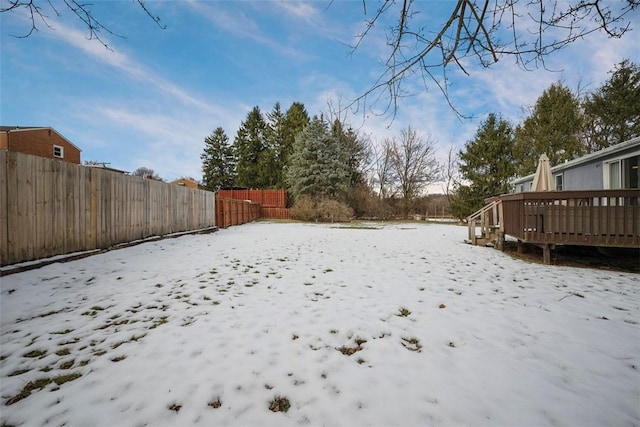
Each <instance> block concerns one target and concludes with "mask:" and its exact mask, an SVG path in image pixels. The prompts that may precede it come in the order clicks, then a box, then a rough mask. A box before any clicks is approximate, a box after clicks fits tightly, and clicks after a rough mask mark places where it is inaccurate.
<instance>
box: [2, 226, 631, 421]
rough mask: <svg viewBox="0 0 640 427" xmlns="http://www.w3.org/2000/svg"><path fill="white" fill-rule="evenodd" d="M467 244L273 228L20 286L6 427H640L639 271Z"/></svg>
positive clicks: (90, 264)
mask: <svg viewBox="0 0 640 427" xmlns="http://www.w3.org/2000/svg"><path fill="white" fill-rule="evenodd" d="M465 235H466V228H464V227H457V226H451V225H427V224H393V225H391V224H386V225H382V224H372V225H371V227H370V228H367V227H362V228H349V226H346V225H345V226H331V225H312V224H271V223H262V222H261V223H254V224H248V225H243V226H240V227H233V228H230V229H227V230H221V231H219V232H217V233H214V234H210V235H199V236H184V237H180V238H176V239H167V240H163V241H159V242H154V243H146V244H142V245H139V246H135V247H131V248H126V249H121V250H117V251H112V252H108V253H104V254H101V255H96V256H93V257H89V258H86V259H83V260H79V261H74V262H70V263H63V264H53V265H50V266H47V267H43V268H41V269H38V270H33V271H29V272H24V273H19V274H14V275H10V276H7V277H4V278H2V279H1V280H2V283H1V294H0V295H1V305H0V308H1V314H0V316H1V334H2V335H1V349H0V357H1V359H2V360H1V362H0V385H1V387H0V388H1V396H2V402H1V403H0V422H2V423H3V425H25V426H26V425H28V426H32V425H33V426H39V425H55V426H58V425H68V426H82V425H104V426H115V425H118V426H127V425H130V426H144V425H148V426H158V425H168V426H188V425H202V426H205V425H206V426H209V425H243V426H249V425H273V426H281V425H299V424H300V425H314V426H315V425H326V426H356V425H357V426H359V425H376V426H378V425H379V426H383V425H384V426H387V425H404V426H414V425H416V426H417V425H444V426H448V425H474V426H478V425H497V426H515V425H518V426H523V425H530V426H541V425H560V426H562V425H566V426H578V425H580V426H596V425H598V426H602V425H609V426H613V425H615V426H632V425H640V283H639V281H638V275H634V274H629V273H617V272H610V271H600V270H591V269H577V268H569V267H554V266H545V265H539V264H530V263H526V262H523V261H520V260H515V259H512V258H510V257H509V256H507V255H505V254H503V253H500V252H498V251H495V250H492V249H487V248H480V247H473V246H469V245H465V244H463V243H462V241H463V239H464V237H465ZM278 397H283V398H286V399H287V401H288V404H289V406H290V407H289V409H288V411H287V412H284V411H280V412H273V411H270V409H269V408H270V406H271V408H272V409H275V410H277V409H285V408H286V407H287V401H285V400H276V398H278Z"/></svg>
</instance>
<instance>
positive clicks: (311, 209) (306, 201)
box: [291, 196, 316, 221]
mask: <svg viewBox="0 0 640 427" xmlns="http://www.w3.org/2000/svg"><path fill="white" fill-rule="evenodd" d="M291 216H292V217H293V218H294V219H297V220H300V221H313V220H315V219H316V218H315V204H314V203H313V200H312V199H311V197H309V196H302V197H300V198H298V199H297V200H296V202H295V204H294V205H293V207H292V208H291Z"/></svg>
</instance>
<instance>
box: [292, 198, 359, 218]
mask: <svg viewBox="0 0 640 427" xmlns="http://www.w3.org/2000/svg"><path fill="white" fill-rule="evenodd" d="M291 216H292V217H293V218H294V219H297V220H300V221H320V222H343V221H349V220H351V218H352V217H353V210H352V209H351V208H350V207H349V206H347V205H345V204H344V203H340V202H338V201H337V200H332V199H320V200H319V201H317V202H315V201H314V200H313V199H312V198H311V197H309V196H302V197H300V198H299V199H298V200H296V203H295V204H294V205H293V207H292V208H291Z"/></svg>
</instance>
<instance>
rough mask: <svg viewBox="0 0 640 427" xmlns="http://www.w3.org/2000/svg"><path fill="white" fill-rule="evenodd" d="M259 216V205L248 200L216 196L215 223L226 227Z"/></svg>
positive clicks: (253, 219) (249, 220) (243, 222)
mask: <svg viewBox="0 0 640 427" xmlns="http://www.w3.org/2000/svg"><path fill="white" fill-rule="evenodd" d="M258 218H260V205H259V204H257V203H252V202H250V201H248V200H236V199H225V198H222V197H220V196H218V197H216V225H217V226H218V227H221V228H227V227H230V226H232V225H240V224H246V223H247V222H251V221H255V220H256V219H258Z"/></svg>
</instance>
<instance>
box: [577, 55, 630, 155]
mask: <svg viewBox="0 0 640 427" xmlns="http://www.w3.org/2000/svg"><path fill="white" fill-rule="evenodd" d="M584 109H585V115H586V117H587V132H586V133H587V138H588V143H587V147H588V151H597V150H600V149H602V148H606V147H608V146H610V145H614V144H619V143H621V142H624V141H627V140H629V139H631V138H633V137H636V136H640V68H639V67H638V65H637V64H634V63H633V62H631V61H629V60H624V61H622V62H621V63H619V64H618V65H617V66H616V67H615V69H614V70H613V72H612V73H611V78H610V79H609V80H607V81H606V82H605V83H604V84H603V85H602V86H601V87H599V88H598V89H597V90H596V91H595V92H594V93H593V94H591V95H589V96H587V98H586V100H585V102H584Z"/></svg>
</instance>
